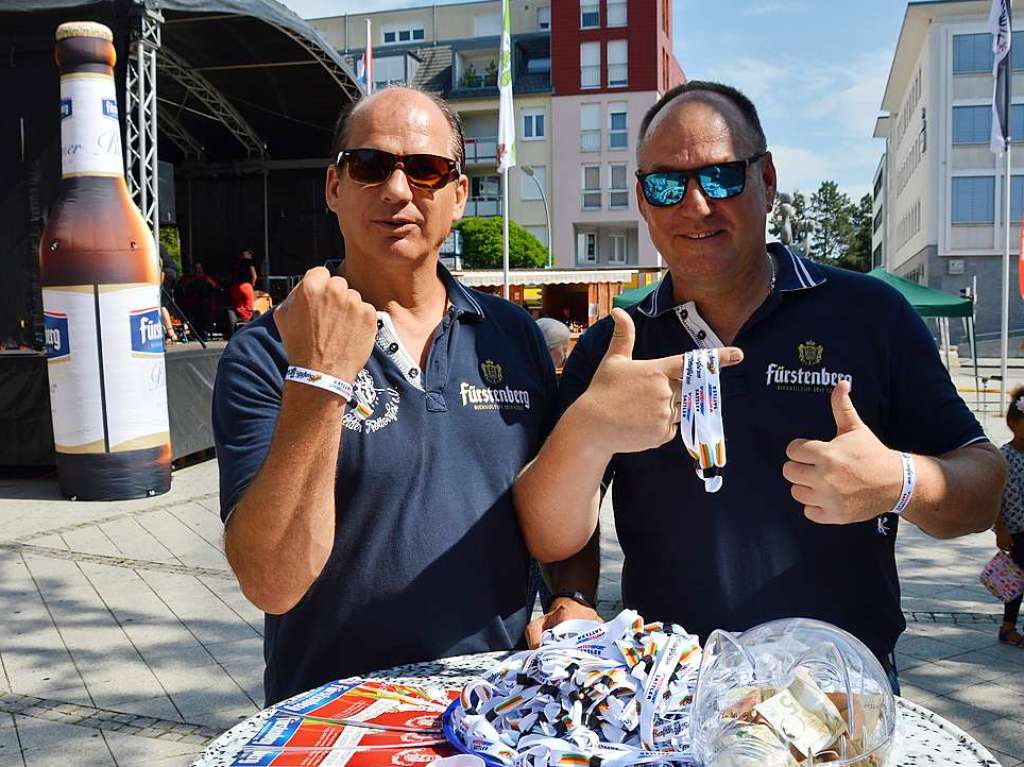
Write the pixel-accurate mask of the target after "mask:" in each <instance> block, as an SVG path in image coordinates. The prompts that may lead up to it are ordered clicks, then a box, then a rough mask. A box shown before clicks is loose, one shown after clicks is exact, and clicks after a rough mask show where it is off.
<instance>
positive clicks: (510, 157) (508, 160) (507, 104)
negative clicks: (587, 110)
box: [498, 0, 516, 173]
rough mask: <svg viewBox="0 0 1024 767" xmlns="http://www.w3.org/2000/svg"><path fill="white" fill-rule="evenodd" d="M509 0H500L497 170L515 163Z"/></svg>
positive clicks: (502, 170) (501, 170) (500, 170)
mask: <svg viewBox="0 0 1024 767" xmlns="http://www.w3.org/2000/svg"><path fill="white" fill-rule="evenodd" d="M508 1H509V0H501V17H502V31H501V61H500V63H499V65H498V92H499V93H500V100H499V105H498V171H499V172H500V173H507V172H508V169H509V168H511V167H512V166H513V165H515V164H516V113H515V108H514V107H513V105H512V33H511V28H512V16H511V14H510V12H509V7H508Z"/></svg>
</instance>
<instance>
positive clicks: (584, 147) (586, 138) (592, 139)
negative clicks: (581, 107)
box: [580, 129, 601, 152]
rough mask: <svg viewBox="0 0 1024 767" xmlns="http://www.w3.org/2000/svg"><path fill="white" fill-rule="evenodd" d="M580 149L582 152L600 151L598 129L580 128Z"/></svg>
mask: <svg viewBox="0 0 1024 767" xmlns="http://www.w3.org/2000/svg"><path fill="white" fill-rule="evenodd" d="M580 151H582V152H600V151H601V131H600V129H598V130H582V131H580Z"/></svg>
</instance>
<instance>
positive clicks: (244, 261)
mask: <svg viewBox="0 0 1024 767" xmlns="http://www.w3.org/2000/svg"><path fill="white" fill-rule="evenodd" d="M235 274H236V275H244V278H245V279H246V280H247V281H248V283H249V284H250V285H251V286H252V287H256V275H257V272H256V254H255V253H253V252H252V250H250V249H249V248H246V249H245V250H243V251H242V255H241V256H240V257H239V259H238V263H236V264H235Z"/></svg>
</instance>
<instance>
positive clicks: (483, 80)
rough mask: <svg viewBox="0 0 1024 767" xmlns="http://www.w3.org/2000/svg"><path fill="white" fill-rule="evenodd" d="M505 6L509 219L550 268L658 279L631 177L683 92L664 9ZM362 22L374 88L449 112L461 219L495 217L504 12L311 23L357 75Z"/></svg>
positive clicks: (646, 3) (470, 7) (538, 0)
mask: <svg viewBox="0 0 1024 767" xmlns="http://www.w3.org/2000/svg"><path fill="white" fill-rule="evenodd" d="M394 3H395V5H396V6H399V5H401V0H394ZM510 6H511V17H512V30H511V31H512V49H513V51H512V67H513V92H514V96H515V109H516V117H517V123H516V138H517V161H518V166H517V167H516V168H514V169H513V170H512V171H511V174H510V176H509V184H508V192H509V214H510V216H511V217H512V218H513V219H514V220H516V221H517V222H518V223H519V224H520V225H522V226H523V227H524V228H525V229H526V230H527V231H529V232H530V233H532V234H533V235H535V236H536V237H537V239H538V240H540V241H541V242H542V243H544V244H545V245H547V244H548V243H549V241H550V242H551V244H552V253H553V256H554V265H555V266H557V267H562V268H567V267H576V266H580V267H593V266H608V265H632V266H638V265H639V266H657V265H660V263H661V259H660V257H659V255H658V253H657V251H656V250H655V249H654V246H653V244H652V243H651V241H650V237H649V236H648V234H647V230H646V226H645V225H644V224H643V222H642V221H641V220H640V217H639V214H638V211H637V207H636V200H635V199H634V193H633V187H634V183H633V182H634V176H633V174H634V171H635V170H636V159H635V140H636V130H637V128H638V126H639V124H640V120H641V119H642V117H643V114H644V112H646V110H647V109H648V108H649V107H650V106H651V105H652V104H653V103H654V102H655V101H656V100H657V99H658V97H659V96H660V95H661V93H663V92H664V91H665V90H667V89H668V88H670V87H672V86H674V85H676V84H678V83H681V82H683V73H682V69H681V68H680V66H679V64H678V62H677V61H676V59H675V57H674V55H673V54H672V24H671V18H672V17H671V12H672V9H671V2H670V0H512V2H511V3H510ZM366 19H369V20H370V22H371V30H372V43H373V54H374V80H375V83H376V86H377V87H383V86H385V85H388V84H391V83H411V84H415V85H417V86H419V87H422V88H425V89H427V90H431V91H434V92H436V93H439V94H440V95H442V96H443V97H444V98H445V99H447V100H448V101H449V102H450V103H451V104H452V107H453V108H454V109H455V110H456V111H457V112H458V113H459V116H460V117H461V119H462V121H463V126H464V129H465V134H466V155H467V157H466V165H467V171H466V172H467V175H469V177H470V199H469V203H468V205H467V208H466V215H470V216H472V215H478V216H493V215H500V214H501V209H502V188H501V178H500V176H499V175H498V172H497V158H496V147H497V133H498V89H497V61H498V54H499V49H500V35H501V3H500V2H499V1H498V0H482V1H477V2H466V3H456V4H451V5H430V6H425V7H422V8H395V9H393V10H387V11H378V12H374V13H368V14H349V15H346V16H333V17H327V18H321V19H311V20H310V23H311V24H312V25H313V26H314V27H315V28H316V29H317V30H318V31H320V33H321V34H323V35H324V37H325V38H326V39H327V41H328V42H329V43H331V44H332V45H333V46H335V47H336V48H337V49H338V50H339V51H340V52H341V53H342V54H343V55H346V56H348V57H349V58H350V60H351V61H352V62H353V65H354V63H355V62H356V61H357V60H358V59H359V58H360V57H361V55H362V53H363V49H364V47H365V45H366V23H365V20H366ZM545 203H547V206H548V213H550V221H551V227H552V231H551V232H549V231H548V223H547V222H548V216H546V215H545Z"/></svg>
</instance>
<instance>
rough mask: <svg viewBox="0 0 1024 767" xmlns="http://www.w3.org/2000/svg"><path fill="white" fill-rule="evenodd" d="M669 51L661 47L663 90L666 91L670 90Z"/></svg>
mask: <svg viewBox="0 0 1024 767" xmlns="http://www.w3.org/2000/svg"><path fill="white" fill-rule="evenodd" d="M668 70H669V65H668V51H666V50H665V49H664V48H662V49H661V91H662V93H664V92H665V91H667V90H668Z"/></svg>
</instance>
